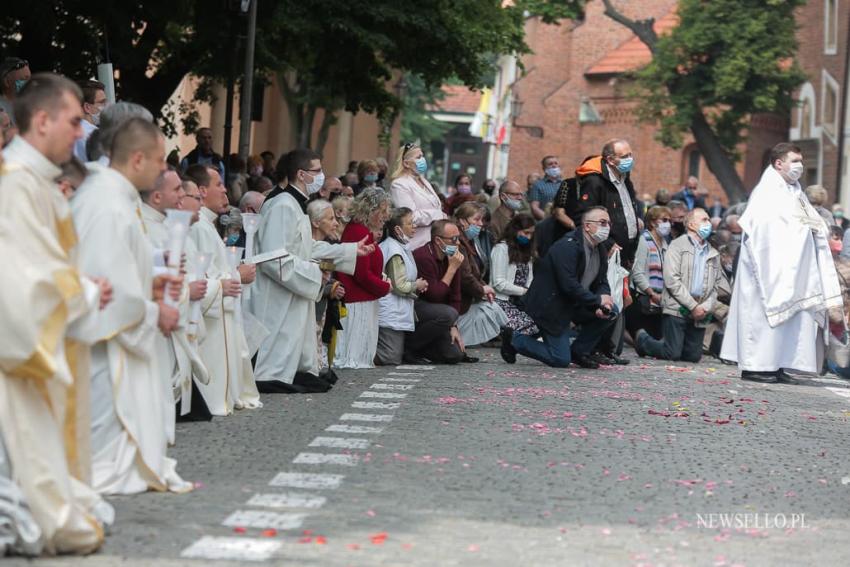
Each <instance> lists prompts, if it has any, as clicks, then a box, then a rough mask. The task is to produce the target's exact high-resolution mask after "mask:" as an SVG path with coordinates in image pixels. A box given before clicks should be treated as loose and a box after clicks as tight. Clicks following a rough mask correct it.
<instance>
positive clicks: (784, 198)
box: [720, 166, 842, 372]
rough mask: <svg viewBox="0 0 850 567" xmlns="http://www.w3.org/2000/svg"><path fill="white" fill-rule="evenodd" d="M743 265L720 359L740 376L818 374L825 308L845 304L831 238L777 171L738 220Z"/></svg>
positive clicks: (824, 334)
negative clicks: (741, 373) (743, 372)
mask: <svg viewBox="0 0 850 567" xmlns="http://www.w3.org/2000/svg"><path fill="white" fill-rule="evenodd" d="M738 222H739V224H740V225H741V228H742V229H743V237H742V241H741V252H740V259H739V262H738V268H737V271H736V274H735V287H734V290H733V292H732V301H731V304H730V308H729V319H728V320H727V322H726V332H725V335H724V337H723V348H722V350H721V353H720V354H721V357H722V358H724V359H726V360H732V361H736V362H737V363H738V367H739V368H740V369H741V370H747V371H758V372H773V371H776V370H779V369H781V368H787V369H795V370H802V371H806V372H818V371H819V370H820V368H821V365H822V363H823V361H822V356H823V353H824V351H825V346H826V340H827V338H828V332H827V325H828V318H827V309H829V308H830V307H836V306H840V305H842V301H841V289H840V287H839V283H838V276H837V274H836V271H835V264H834V263H833V260H832V255H831V253H830V250H829V244H828V237H829V231H828V229H827V226H826V224H825V223H824V222H823V219H822V218H821V217H820V215H818V213H817V211H815V210H814V208H813V207H812V206H811V205H810V204H809V201H808V199H806V196H805V195H804V194H803V192H802V191H801V190H800V185H799V184H798V183H795V184H794V185H788V183H786V182H785V180H784V179H783V178H782V176H781V175H780V174H779V172H777V171H776V170H775V169H774V168H773V167H772V166H768V168H767V169H766V170H765V172H764V174H763V175H762V178H761V181H759V184H758V185H757V186H756V188H755V189H753V192H752V194H751V195H750V199H749V203H748V204H747V210H746V212H744V214H743V215H742V216H741V219H740V221H738Z"/></svg>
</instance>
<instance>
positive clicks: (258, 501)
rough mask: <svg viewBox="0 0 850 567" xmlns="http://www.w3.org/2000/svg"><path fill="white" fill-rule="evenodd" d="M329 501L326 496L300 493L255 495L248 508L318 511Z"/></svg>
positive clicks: (249, 501)
mask: <svg viewBox="0 0 850 567" xmlns="http://www.w3.org/2000/svg"><path fill="white" fill-rule="evenodd" d="M327 501H328V499H327V498H325V497H324V496H313V495H312V494H300V493H298V492H282V493H279V494H278V493H274V494H255V495H253V496H252V497H251V499H250V500H248V502H246V503H245V505H246V506H256V507H258V508H311V509H317V508H321V507H322V506H324V505H325V502H327Z"/></svg>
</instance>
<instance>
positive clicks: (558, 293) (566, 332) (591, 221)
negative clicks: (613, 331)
mask: <svg viewBox="0 0 850 567" xmlns="http://www.w3.org/2000/svg"><path fill="white" fill-rule="evenodd" d="M610 223H611V220H610V218H609V216H608V212H607V211H606V210H605V209H604V208H603V207H593V208H591V209H588V210H587V211H586V212H585V213H584V215H583V216H582V225H581V228H579V229H576V230H575V231H573V232H570V233H568V234H567V235H565V236H564V237H563V238H561V239H560V240H558V241H557V242H556V243H555V244H553V245H552V247H551V248H550V249H549V253H548V254H547V255H546V257H545V258H543V259H542V260H541V261H540V262H539V263H538V264H537V266H536V267H535V272H534V281H533V282H532V283H531V288H530V289H529V290H528V292H527V293H526V294H525V301H524V306H525V311H526V313H528V314H529V315H530V316H531V318H532V319H534V322H535V323H536V324H537V326H538V328H539V329H540V331H541V332H542V334H543V342H542V343H541V342H539V341H537V340H535V339H534V338H532V337H530V336H527V335H520V334H516V335H514V334H513V331H511V330H510V329H508V328H505V329H503V330H502V358H504V359H505V361H506V362H508V363H513V362H515V361H516V354H517V353H520V354H523V355H525V356H527V357H529V358H534V359H536V360H539V361H541V362H543V363H544V364H548V365H549V366H554V367H556V368H565V367H567V366H569V365H570V362H574V363H576V364H578V365H579V366H581V367H583V368H599V363H598V362H597V361H596V359H595V357H594V356H593V355H592V354H591V353H592V352H593V350H594V349H595V348H596V345H597V343H598V342H599V340H600V339H601V338H602V336H603V335H604V334H605V332H606V331H607V330H608V329H609V328H610V327H611V326H612V325H613V324H614V320H615V319H616V315H617V308H616V306H615V305H614V301H613V299H612V298H611V289H610V288H609V287H608V277H607V276H608V254H607V249H606V248H605V246H604V244H603V242H605V241H606V240H607V239H608V234H609V229H610ZM570 322H574V323H576V324H578V325H579V326H580V331H579V334H578V337H577V338H576V339H575V341H574V342H573V344H572V347H570V335H571V333H570Z"/></svg>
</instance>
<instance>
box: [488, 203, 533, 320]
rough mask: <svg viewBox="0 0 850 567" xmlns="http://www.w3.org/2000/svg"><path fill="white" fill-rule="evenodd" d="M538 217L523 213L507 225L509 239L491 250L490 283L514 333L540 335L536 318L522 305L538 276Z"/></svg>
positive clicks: (506, 230) (507, 237)
mask: <svg viewBox="0 0 850 567" xmlns="http://www.w3.org/2000/svg"><path fill="white" fill-rule="evenodd" d="M534 224H535V223H534V217H532V216H531V215H529V214H525V213H521V214H518V215H516V216H515V217H514V218H513V219H511V221H510V222H509V223H508V226H507V227H505V239H504V240H503V241H501V242H499V243H498V244H496V246H494V247H493V251H492V252H491V253H490V285H491V286H493V289H494V290H495V291H496V303H497V304H498V305H499V307H501V308H502V311H504V312H505V315H507V316H508V325H507V326H508V327H510V328H511V330H513V332H514V334H521V335H532V336H536V335H537V334H538V333H539V331H538V329H537V325H535V324H534V320H533V319H532V318H531V317H529V316H528V314H527V313H525V311H523V310H522V309H520V308H519V307H518V305H517V304H518V303H519V302H520V301H521V300H522V297H523V296H524V295H525V292H527V291H528V288H529V287H531V281H532V280H533V279H534V268H533V263H532V260H533V259H534Z"/></svg>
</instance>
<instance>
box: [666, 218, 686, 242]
mask: <svg viewBox="0 0 850 567" xmlns="http://www.w3.org/2000/svg"><path fill="white" fill-rule="evenodd" d="M670 233H671V234H672V235H673V238H676V237H678V236H682V235H683V234H685V223H684V222H672V223H670Z"/></svg>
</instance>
